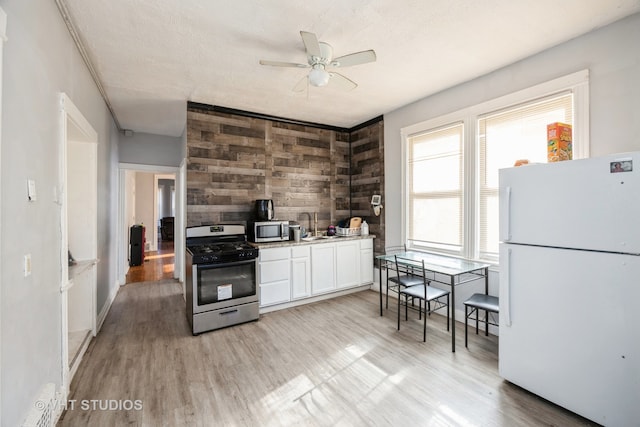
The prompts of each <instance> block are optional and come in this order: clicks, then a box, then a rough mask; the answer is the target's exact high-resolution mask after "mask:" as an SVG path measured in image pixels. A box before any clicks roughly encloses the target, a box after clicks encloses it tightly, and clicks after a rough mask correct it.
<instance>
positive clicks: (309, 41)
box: [300, 31, 322, 58]
mask: <svg viewBox="0 0 640 427" xmlns="http://www.w3.org/2000/svg"><path fill="white" fill-rule="evenodd" d="M300 35H301V36H302V43H304V48H305V49H306V50H307V55H310V56H315V57H316V58H320V57H322V53H321V52H320V43H318V38H317V37H316V35H315V34H313V33H309V32H306V31H300Z"/></svg>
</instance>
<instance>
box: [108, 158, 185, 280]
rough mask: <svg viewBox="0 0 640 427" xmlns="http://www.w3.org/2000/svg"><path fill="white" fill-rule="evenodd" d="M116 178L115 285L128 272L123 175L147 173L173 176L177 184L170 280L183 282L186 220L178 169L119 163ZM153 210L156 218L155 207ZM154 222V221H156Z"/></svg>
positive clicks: (127, 237) (155, 195)
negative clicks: (116, 236)
mask: <svg viewBox="0 0 640 427" xmlns="http://www.w3.org/2000/svg"><path fill="white" fill-rule="evenodd" d="M118 170H119V171H118V175H119V185H118V193H119V194H118V228H117V230H118V282H119V283H120V286H123V285H125V284H126V282H127V271H128V270H129V263H128V262H127V256H128V253H129V248H128V244H129V235H128V230H127V229H126V228H125V227H126V225H127V224H126V223H125V222H126V218H125V214H126V211H127V203H126V185H125V181H126V172H146V173H154V174H158V175H173V176H174V177H175V178H174V179H175V183H176V212H175V230H174V251H175V254H176V256H175V262H174V272H173V277H174V278H176V279H180V280H181V281H184V280H183V278H184V271H183V270H184V262H183V261H184V260H183V257H182V256H179V254H181V253H182V248H183V247H184V243H183V242H184V218H185V207H184V204H183V203H182V202H181V200H182V199H183V195H182V194H181V193H182V188H183V187H184V183H183V182H182V181H183V180H184V174H183V173H181V168H180V167H174V166H157V165H147V164H139V163H119V164H118ZM156 197H157V194H156V190H155V189H154V205H157V201H156ZM154 211H155V212H156V216H157V206H156V207H154ZM155 221H156V222H157V218H156V220H155ZM154 229H155V232H154V233H153V235H154V236H156V233H157V226H156V225H155V224H154Z"/></svg>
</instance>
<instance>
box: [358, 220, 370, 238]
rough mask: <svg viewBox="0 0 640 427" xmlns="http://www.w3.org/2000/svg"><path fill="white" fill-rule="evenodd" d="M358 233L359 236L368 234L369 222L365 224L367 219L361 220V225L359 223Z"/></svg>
mask: <svg viewBox="0 0 640 427" xmlns="http://www.w3.org/2000/svg"><path fill="white" fill-rule="evenodd" d="M360 235H361V236H368V235H369V224H367V221H366V220H365V221H362V225H360Z"/></svg>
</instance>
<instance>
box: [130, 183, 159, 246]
mask: <svg viewBox="0 0 640 427" xmlns="http://www.w3.org/2000/svg"><path fill="white" fill-rule="evenodd" d="M154 175H155V174H153V173H149V172H136V197H135V203H136V208H135V209H136V224H143V225H144V226H145V228H146V230H145V231H146V234H145V236H146V239H147V245H146V248H145V249H146V250H151V251H154V250H156V249H157V244H156V242H154V240H153V236H154V227H156V228H157V224H155V223H154V222H153V213H154V211H155V205H154V193H155V191H156V189H155V187H154V183H155V181H154Z"/></svg>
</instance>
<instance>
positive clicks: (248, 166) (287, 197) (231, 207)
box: [187, 106, 350, 231]
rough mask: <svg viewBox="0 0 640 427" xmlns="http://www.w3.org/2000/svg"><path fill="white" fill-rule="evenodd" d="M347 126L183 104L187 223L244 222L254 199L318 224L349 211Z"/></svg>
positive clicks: (279, 213) (288, 216)
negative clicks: (306, 123)
mask: <svg viewBox="0 0 640 427" xmlns="http://www.w3.org/2000/svg"><path fill="white" fill-rule="evenodd" d="M349 176H350V165H349V133H348V132H339V131H334V130H327V129H319V128H315V127H313V126H304V125H299V124H290V123H283V122H279V121H271V120H266V119H262V118H253V117H246V116H242V115H236V114H229V113H224V112H218V111H212V110H209V109H200V108H197V107H192V106H190V107H189V108H188V109H187V226H193V225H201V224H230V223H235V224H238V223H241V224H246V223H247V221H249V220H250V218H251V215H252V211H253V205H254V201H255V200H256V199H273V202H274V205H275V215H276V218H278V219H285V220H291V221H298V222H300V223H301V224H302V225H303V226H306V227H309V226H310V225H311V226H313V214H314V212H317V213H318V230H319V231H324V230H326V229H327V227H328V226H329V225H330V224H335V223H336V222H337V221H338V220H340V219H342V218H346V217H348V216H349V215H350V213H349V208H350V206H349Z"/></svg>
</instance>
